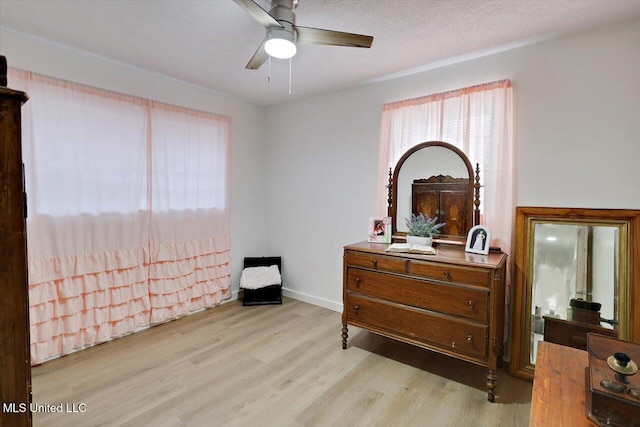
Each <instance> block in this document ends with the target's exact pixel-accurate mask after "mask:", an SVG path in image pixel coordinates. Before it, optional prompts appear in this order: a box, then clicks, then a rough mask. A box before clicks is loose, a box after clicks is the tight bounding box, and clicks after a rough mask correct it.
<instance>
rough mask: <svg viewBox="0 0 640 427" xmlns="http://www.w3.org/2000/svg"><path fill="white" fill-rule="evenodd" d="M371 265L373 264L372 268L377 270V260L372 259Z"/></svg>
mask: <svg viewBox="0 0 640 427" xmlns="http://www.w3.org/2000/svg"><path fill="white" fill-rule="evenodd" d="M371 264H373V268H378V260H377V259H372V260H371Z"/></svg>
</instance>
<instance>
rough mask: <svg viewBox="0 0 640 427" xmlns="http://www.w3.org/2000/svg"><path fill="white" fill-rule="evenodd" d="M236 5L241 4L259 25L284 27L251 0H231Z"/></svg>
mask: <svg viewBox="0 0 640 427" xmlns="http://www.w3.org/2000/svg"><path fill="white" fill-rule="evenodd" d="M233 1H234V2H236V3H237V4H238V5H240V6H242V7H243V9H244V10H246V11H247V13H248V14H249V15H251V16H252V17H253V19H255V20H256V21H258V23H259V24H260V25H262V26H263V27H265V28H269V27H280V28H284V27H283V26H282V24H280V23H279V22H278V21H276V20H275V18H274V17H273V16H271V15H269V12H267V11H266V10H264V9H263V8H262V7H260V5H259V4H257V3H256V2H254V1H252V0H233Z"/></svg>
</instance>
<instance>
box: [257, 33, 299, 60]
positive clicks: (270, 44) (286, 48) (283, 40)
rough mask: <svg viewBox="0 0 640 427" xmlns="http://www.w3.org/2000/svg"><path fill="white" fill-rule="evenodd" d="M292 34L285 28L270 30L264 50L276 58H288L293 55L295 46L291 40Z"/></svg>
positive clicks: (295, 49)
mask: <svg viewBox="0 0 640 427" xmlns="http://www.w3.org/2000/svg"><path fill="white" fill-rule="evenodd" d="M293 40H294V39H293V34H292V33H290V32H289V31H286V30H280V29H277V30H272V31H271V32H269V34H268V36H267V41H266V43H265V44H264V50H265V51H267V53H268V54H269V56H273V57H274V58H278V59H289V58H292V57H293V56H295V54H296V51H297V48H296V44H295V43H294V42H293Z"/></svg>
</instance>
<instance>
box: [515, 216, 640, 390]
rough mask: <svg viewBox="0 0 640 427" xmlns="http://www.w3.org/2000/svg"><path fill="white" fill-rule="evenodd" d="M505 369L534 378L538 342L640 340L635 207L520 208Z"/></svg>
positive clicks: (639, 230) (639, 238)
mask: <svg viewBox="0 0 640 427" xmlns="http://www.w3.org/2000/svg"><path fill="white" fill-rule="evenodd" d="M514 271H515V286H514V291H513V297H514V298H513V329H512V351H511V363H510V368H509V371H510V373H511V374H512V375H514V376H517V377H520V378H523V379H528V380H533V373H534V369H535V362H536V352H537V347H538V343H539V342H540V341H542V340H544V341H550V342H554V343H556V344H561V345H567V346H570V347H575V348H581V349H586V334H587V333H589V332H595V333H600V334H605V335H610V336H615V337H618V338H620V339H623V340H629V341H635V342H640V210H619V209H570V208H537V207H518V208H517V209H516V248H515V269H514Z"/></svg>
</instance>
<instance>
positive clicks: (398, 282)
mask: <svg viewBox="0 0 640 427" xmlns="http://www.w3.org/2000/svg"><path fill="white" fill-rule="evenodd" d="M346 285H347V290H349V291H353V292H357V293H361V294H365V295H369V296H372V297H376V298H381V299H385V300H388V301H393V302H397V303H400V304H406V305H410V306H414V307H418V308H424V309H427V310H433V311H439V312H442V313H446V314H451V315H455V316H464V317H468V318H470V319H473V320H476V321H479V322H483V323H487V322H488V305H489V293H488V291H483V290H479V289H469V288H465V287H462V286H452V285H445V284H440V283H431V282H427V281H424V280H415V279H409V278H405V277H399V276H394V275H392V274H386V273H377V272H375V271H369V270H361V269H358V268H349V269H348V270H347V283H346Z"/></svg>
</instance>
